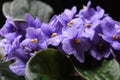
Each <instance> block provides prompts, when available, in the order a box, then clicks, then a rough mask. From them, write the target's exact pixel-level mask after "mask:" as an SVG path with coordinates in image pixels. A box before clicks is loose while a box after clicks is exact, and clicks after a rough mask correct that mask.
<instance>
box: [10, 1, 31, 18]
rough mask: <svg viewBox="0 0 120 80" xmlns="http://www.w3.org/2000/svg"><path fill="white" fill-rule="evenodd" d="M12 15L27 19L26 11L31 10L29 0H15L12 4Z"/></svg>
mask: <svg viewBox="0 0 120 80" xmlns="http://www.w3.org/2000/svg"><path fill="white" fill-rule="evenodd" d="M10 11H11V15H12V17H13V18H14V19H21V20H22V19H25V18H24V17H25V13H28V12H29V4H28V2H27V0H14V1H13V2H12V3H11V6H10Z"/></svg>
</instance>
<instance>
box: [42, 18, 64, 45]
mask: <svg viewBox="0 0 120 80" xmlns="http://www.w3.org/2000/svg"><path fill="white" fill-rule="evenodd" d="M62 28H63V26H62V24H61V23H60V22H59V20H58V16H54V17H53V18H52V19H51V20H50V23H49V24H47V23H43V24H42V26H41V30H42V31H43V33H44V34H45V37H46V39H47V42H48V45H53V46H58V45H59V44H60V42H61V41H62V39H63V36H62Z"/></svg>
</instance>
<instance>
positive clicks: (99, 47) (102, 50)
mask: <svg viewBox="0 0 120 80" xmlns="http://www.w3.org/2000/svg"><path fill="white" fill-rule="evenodd" d="M90 52H91V55H92V56H93V57H94V58H95V59H97V60H101V59H102V58H108V57H109V55H110V54H113V51H112V49H111V46H110V44H109V43H108V42H106V41H105V40H103V39H102V37H101V36H98V35H96V36H95V38H94V39H93V40H92V41H91V49H90Z"/></svg>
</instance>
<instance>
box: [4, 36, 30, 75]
mask: <svg viewBox="0 0 120 80" xmlns="http://www.w3.org/2000/svg"><path fill="white" fill-rule="evenodd" d="M21 37H22V36H18V37H16V38H15V39H14V41H13V42H12V44H10V43H9V42H8V41H6V40H5V39H4V40H3V41H4V42H3V44H4V45H2V46H3V47H4V49H5V52H6V54H5V57H6V60H11V59H15V62H14V63H13V64H11V65H10V66H9V68H10V70H11V71H13V72H14V73H16V74H17V75H21V76H23V75H24V70H25V66H26V62H27V61H28V59H29V58H30V55H29V54H25V52H24V51H23V50H22V49H21V48H20V38H21Z"/></svg>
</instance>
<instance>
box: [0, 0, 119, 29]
mask: <svg viewBox="0 0 120 80" xmlns="http://www.w3.org/2000/svg"><path fill="white" fill-rule="evenodd" d="M7 1H12V0H0V27H2V25H3V24H4V23H5V17H4V16H3V14H2V5H3V3H4V2H7ZM42 1H44V2H46V3H47V4H49V5H50V6H51V7H52V8H53V10H54V12H55V14H60V13H61V12H63V10H64V9H65V8H71V7H72V6H74V5H76V6H77V8H78V10H80V9H81V8H82V6H83V5H86V4H87V2H88V0H42ZM91 2H92V7H94V8H95V6H97V5H99V6H101V7H102V8H103V9H105V12H106V13H109V15H110V16H111V17H112V18H113V19H115V20H119V21H120V2H119V0H91Z"/></svg>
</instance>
